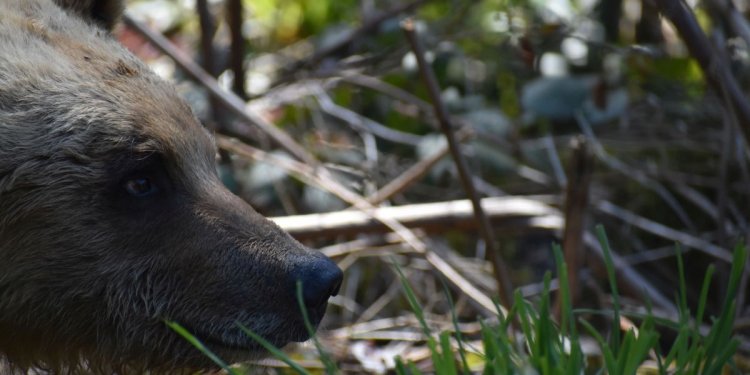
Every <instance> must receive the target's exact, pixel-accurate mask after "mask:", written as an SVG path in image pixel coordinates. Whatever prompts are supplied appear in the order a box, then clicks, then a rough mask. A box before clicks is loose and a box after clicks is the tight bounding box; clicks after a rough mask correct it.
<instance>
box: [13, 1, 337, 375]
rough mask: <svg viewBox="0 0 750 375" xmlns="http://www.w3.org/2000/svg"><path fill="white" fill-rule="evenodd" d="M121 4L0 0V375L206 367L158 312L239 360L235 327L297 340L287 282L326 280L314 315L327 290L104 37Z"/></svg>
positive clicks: (195, 131) (179, 105)
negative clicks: (34, 371) (220, 175)
mask: <svg viewBox="0 0 750 375" xmlns="http://www.w3.org/2000/svg"><path fill="white" fill-rule="evenodd" d="M121 9H122V5H121V4H120V2H119V1H108V0H104V1H96V0H55V1H53V0H0V371H3V364H2V363H5V365H4V366H5V368H6V369H13V370H12V371H16V372H24V371H27V369H29V368H36V369H48V370H49V371H50V372H52V373H77V372H85V373H89V372H93V373H142V372H143V371H147V370H148V371H151V372H152V373H153V372H170V373H171V372H173V371H176V370H177V369H203V368H211V367H212V366H213V364H212V363H211V362H210V360H208V359H207V358H206V357H205V356H204V355H202V354H201V353H200V352H199V351H198V350H196V349H195V348H194V347H193V346H192V345H190V344H189V343H188V342H187V341H186V340H185V339H183V338H182V337H180V336H179V335H177V334H176V333H175V332H174V331H172V330H171V329H170V328H168V327H167V326H166V324H165V321H175V322H178V323H180V324H181V325H183V326H184V327H185V328H186V329H187V330H188V331H190V332H192V333H193V334H195V335H196V336H197V337H198V338H199V339H201V340H203V342H204V343H205V344H206V345H207V346H208V347H209V348H210V349H211V350H213V351H214V352H216V353H217V354H218V355H219V356H221V357H223V358H224V359H225V360H227V361H230V362H232V361H238V360H243V359H248V358H253V357H257V356H258V355H259V353H261V352H262V351H261V350H260V347H259V346H258V345H257V344H256V343H255V342H254V341H253V340H252V339H250V338H248V337H247V336H245V335H244V334H243V333H242V332H241V331H240V329H239V328H238V323H239V324H242V325H244V326H246V327H247V328H249V329H251V330H253V331H255V332H256V333H258V334H260V335H261V336H264V337H265V338H267V339H268V340H269V341H271V342H272V343H274V344H276V345H284V344H286V343H288V342H290V341H301V340H305V339H306V338H307V337H308V333H307V331H306V330H305V328H304V325H303V322H302V318H301V316H300V312H299V311H300V309H299V307H298V305H297V300H296V298H295V285H296V284H295V283H296V281H297V280H299V279H300V278H303V279H304V278H307V279H313V280H317V279H315V277H317V276H316V275H317V274H315V272H322V273H324V274H325V275H324V276H325V277H327V280H330V282H328V281H327V284H326V285H323V286H322V288H324V289H325V288H328V289H327V290H324V291H323V292H325V293H324V297H325V298H324V299H320V298H318V300H317V301H316V302H315V303H314V304H311V305H310V306H309V307H310V311H309V313H310V316H311V320H312V322H313V324H317V323H318V322H319V321H320V319H321V317H322V315H323V313H324V311H325V306H326V303H325V300H327V298H328V296H329V295H331V294H335V293H336V291H337V289H338V283H340V280H341V275H340V270H338V268H336V267H335V266H332V263H331V262H330V260H328V259H327V258H325V257H323V256H322V255H320V254H319V253H317V252H314V251H312V250H309V249H306V248H305V247H304V246H302V245H301V244H299V243H298V242H296V241H295V240H294V239H292V238H291V237H290V236H289V235H288V234H287V233H285V232H283V231H282V230H281V229H280V228H278V227H277V226H276V225H275V224H273V223H271V222H270V221H269V220H267V219H265V218H263V217H262V216H261V215H260V214H258V213H256V212H255V211H254V210H253V209H252V208H250V207H249V206H248V205H247V204H246V203H245V202H244V201H242V200H240V199H239V198H237V197H236V196H234V195H232V194H231V193H230V192H229V191H227V190H226V189H225V187H224V186H223V185H222V183H221V182H220V180H219V178H218V176H217V172H216V167H215V159H216V152H217V151H216V147H215V145H214V142H213V140H212V137H211V135H210V134H209V133H208V132H207V131H206V130H205V129H204V128H203V127H202V126H201V125H200V124H199V123H198V121H197V120H196V119H195V117H194V116H193V114H192V112H191V110H190V108H188V106H187V105H186V104H185V103H184V102H183V101H182V100H181V99H180V98H179V97H178V96H177V95H176V93H175V91H174V90H173V88H172V86H171V85H169V84H168V83H166V82H164V81H162V80H161V79H159V78H158V77H156V76H155V75H154V74H153V73H152V72H151V71H149V69H148V68H147V67H145V66H144V64H143V63H141V62H140V61H138V60H137V59H136V58H135V57H133V56H132V55H131V54H130V53H129V52H127V51H126V50H125V49H124V48H123V47H121V46H120V45H119V44H118V43H117V42H116V40H115V39H114V38H113V37H112V36H111V35H110V32H109V29H107V28H108V27H111V26H112V25H113V24H114V22H115V21H116V19H117V17H118V15H119V12H120V11H121ZM300 275H303V276H300ZM305 293H307V290H306V291H305ZM319 294H320V293H319ZM7 371H10V370H7ZM37 371H38V370H37Z"/></svg>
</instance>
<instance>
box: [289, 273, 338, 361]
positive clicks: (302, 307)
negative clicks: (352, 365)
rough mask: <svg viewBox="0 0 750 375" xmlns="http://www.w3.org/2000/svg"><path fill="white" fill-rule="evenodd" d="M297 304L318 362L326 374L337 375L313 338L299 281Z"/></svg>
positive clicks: (318, 341)
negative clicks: (316, 352) (316, 351)
mask: <svg viewBox="0 0 750 375" xmlns="http://www.w3.org/2000/svg"><path fill="white" fill-rule="evenodd" d="M297 304H298V305H299V309H300V312H302V320H303V321H304V322H305V329H307V333H308V334H309V335H310V338H312V341H313V343H314V344H315V349H317V350H318V357H319V358H320V361H321V362H323V367H325V369H326V374H330V375H332V374H336V373H338V368H337V367H336V364H335V363H334V362H333V360H332V359H331V356H330V355H329V354H328V352H327V351H325V349H323V345H320V340H318V338H317V337H316V336H315V327H313V325H312V323H311V322H310V316H309V314H308V313H307V307H306V306H305V299H304V296H303V295H302V281H301V280H297Z"/></svg>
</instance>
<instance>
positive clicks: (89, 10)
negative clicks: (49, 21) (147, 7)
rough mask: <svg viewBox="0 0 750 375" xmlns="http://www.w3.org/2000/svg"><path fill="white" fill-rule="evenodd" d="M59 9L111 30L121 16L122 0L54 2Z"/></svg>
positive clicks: (59, 0)
mask: <svg viewBox="0 0 750 375" xmlns="http://www.w3.org/2000/svg"><path fill="white" fill-rule="evenodd" d="M54 1H55V3H57V5H59V6H60V7H61V8H63V9H66V10H70V11H72V12H74V13H76V14H77V15H79V16H80V17H81V18H83V19H84V20H86V21H88V22H92V23H95V24H97V25H99V26H101V27H104V28H106V29H107V30H112V28H113V27H114V26H115V24H116V23H117V21H118V20H119V19H120V15H122V10H123V8H124V5H123V1H122V0H54Z"/></svg>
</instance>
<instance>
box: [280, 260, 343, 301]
mask: <svg viewBox="0 0 750 375" xmlns="http://www.w3.org/2000/svg"><path fill="white" fill-rule="evenodd" d="M292 279H293V280H294V288H295V289H294V291H295V294H296V290H297V289H296V288H297V282H299V283H301V285H302V300H303V302H304V304H305V307H306V308H307V309H308V311H317V310H319V309H321V308H322V307H323V306H324V305H325V304H326V303H327V302H328V298H329V297H332V296H335V295H336V294H338V292H339V288H340V287H341V280H342V279H343V272H341V269H340V268H339V267H338V266H337V265H336V263H334V262H333V261H332V260H330V259H328V257H326V256H325V255H323V254H320V253H315V254H314V258H313V259H312V260H311V261H308V262H306V263H304V264H300V265H297V267H296V268H295V269H294V270H293V271H292Z"/></svg>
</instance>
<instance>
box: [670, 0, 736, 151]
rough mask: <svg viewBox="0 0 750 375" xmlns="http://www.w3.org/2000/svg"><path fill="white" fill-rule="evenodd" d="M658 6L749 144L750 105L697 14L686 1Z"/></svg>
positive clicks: (676, 1) (677, 0)
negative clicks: (696, 17)
mask: <svg viewBox="0 0 750 375" xmlns="http://www.w3.org/2000/svg"><path fill="white" fill-rule="evenodd" d="M655 3H656V5H657V6H658V7H659V10H660V11H661V13H662V14H663V15H664V16H665V17H666V18H668V19H669V20H670V21H671V22H672V24H673V25H674V27H675V29H677V32H678V33H679V34H680V37H682V40H683V41H684V42H685V45H687V48H688V50H689V51H690V55H692V56H693V57H694V58H695V59H696V60H697V61H698V64H700V66H701V69H702V70H703V73H704V74H705V75H706V77H707V78H708V82H709V83H710V84H711V85H712V86H713V88H714V90H716V92H717V93H718V95H719V96H721V97H722V98H724V100H725V103H726V105H727V107H729V108H728V109H729V110H730V111H732V112H734V115H735V116H736V119H737V122H738V125H739V128H740V129H741V130H742V134H743V135H744V136H745V140H746V141H747V142H748V143H750V103H748V100H747V98H746V97H745V95H744V94H743V92H742V89H741V88H740V86H739V84H738V83H737V81H736V80H735V79H734V77H733V76H732V73H731V72H730V70H729V68H728V66H727V64H726V62H725V61H724V60H723V59H722V58H721V56H720V55H719V54H717V53H715V51H714V50H713V48H712V47H711V43H710V42H709V40H708V37H706V34H704V33H703V30H701V27H700V25H699V24H698V20H696V19H695V15H694V14H693V12H692V11H691V10H690V8H688V6H687V4H685V2H684V1H682V0H655Z"/></svg>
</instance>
